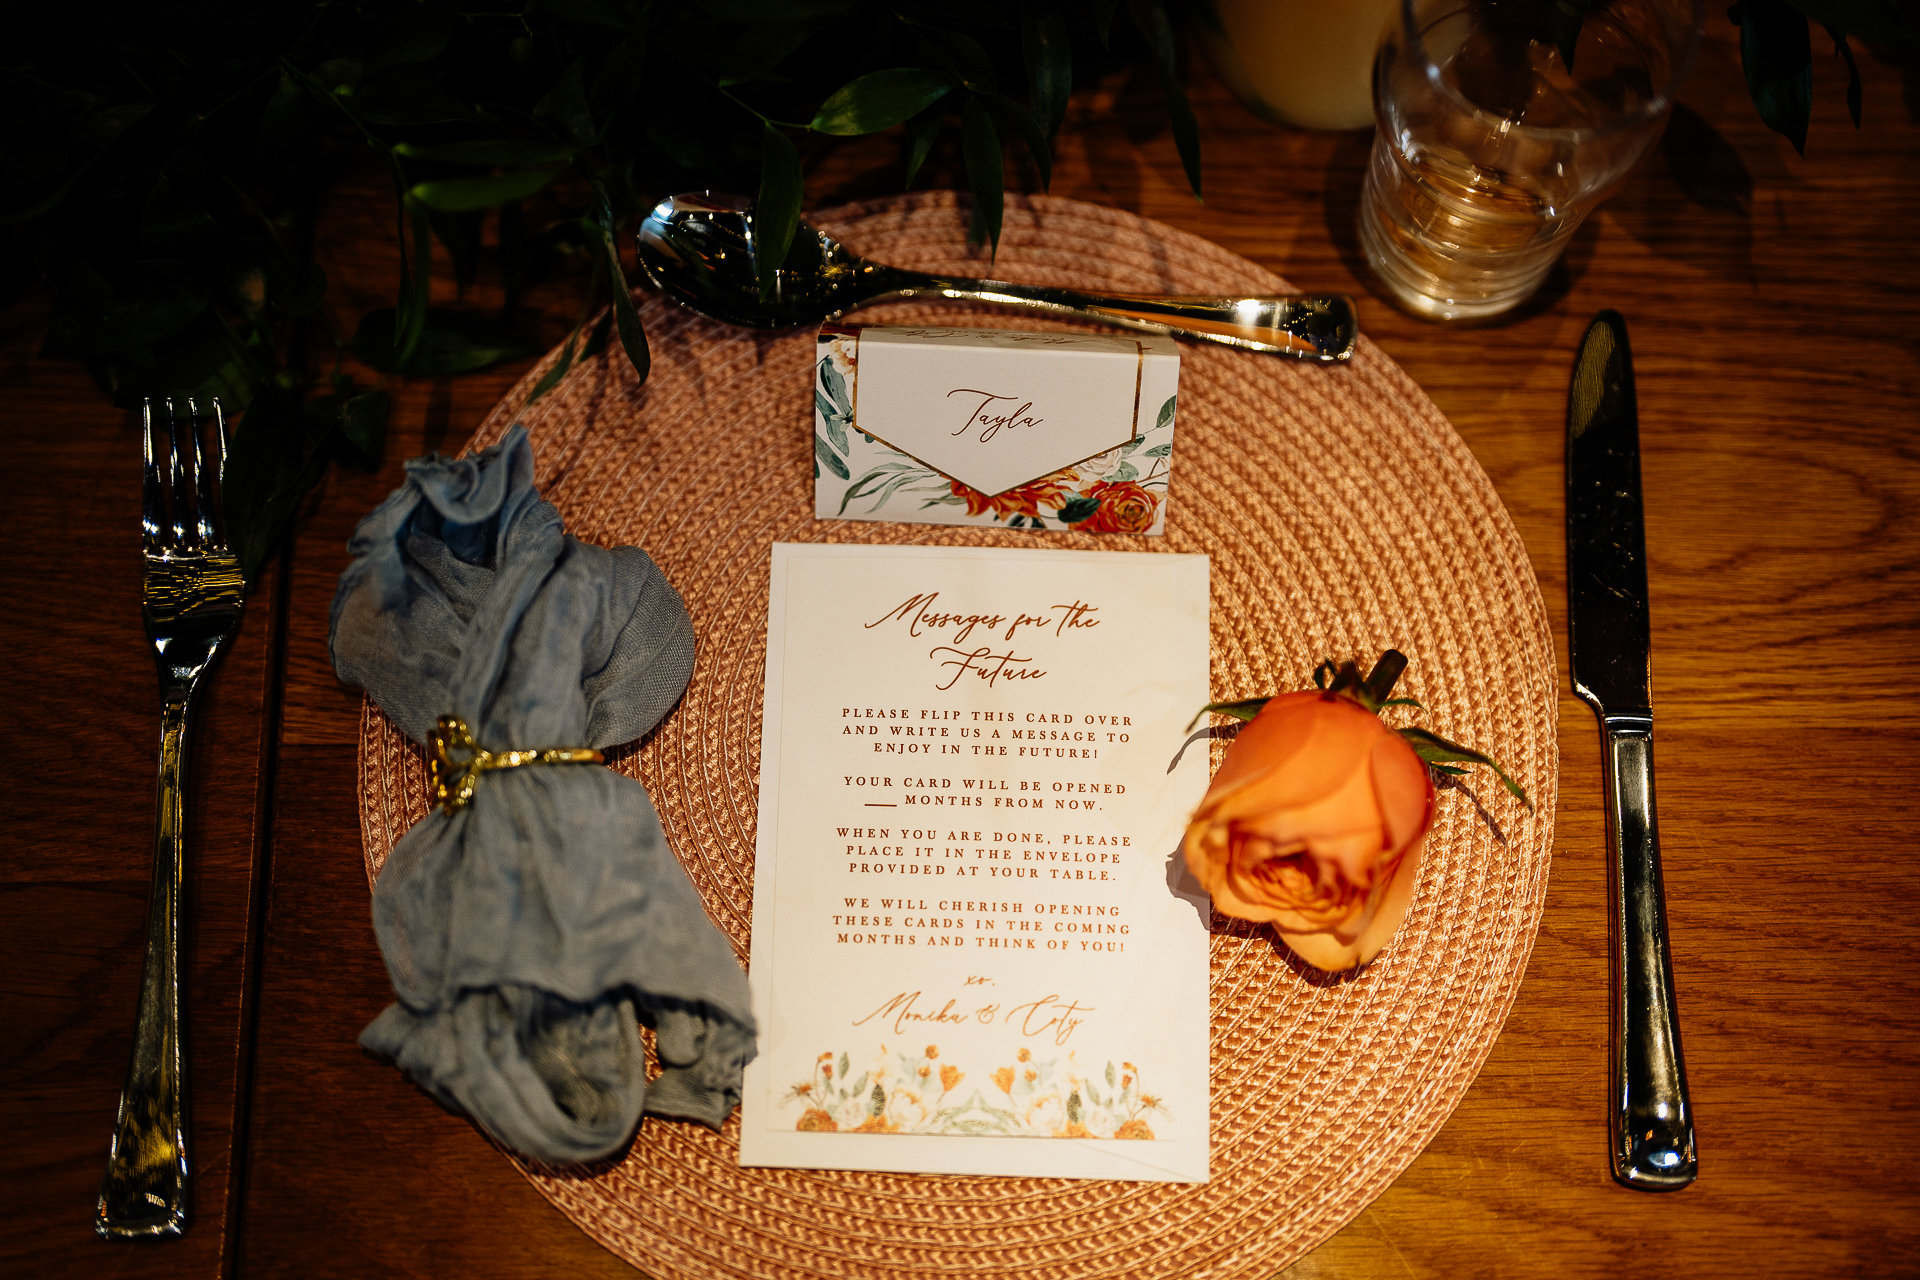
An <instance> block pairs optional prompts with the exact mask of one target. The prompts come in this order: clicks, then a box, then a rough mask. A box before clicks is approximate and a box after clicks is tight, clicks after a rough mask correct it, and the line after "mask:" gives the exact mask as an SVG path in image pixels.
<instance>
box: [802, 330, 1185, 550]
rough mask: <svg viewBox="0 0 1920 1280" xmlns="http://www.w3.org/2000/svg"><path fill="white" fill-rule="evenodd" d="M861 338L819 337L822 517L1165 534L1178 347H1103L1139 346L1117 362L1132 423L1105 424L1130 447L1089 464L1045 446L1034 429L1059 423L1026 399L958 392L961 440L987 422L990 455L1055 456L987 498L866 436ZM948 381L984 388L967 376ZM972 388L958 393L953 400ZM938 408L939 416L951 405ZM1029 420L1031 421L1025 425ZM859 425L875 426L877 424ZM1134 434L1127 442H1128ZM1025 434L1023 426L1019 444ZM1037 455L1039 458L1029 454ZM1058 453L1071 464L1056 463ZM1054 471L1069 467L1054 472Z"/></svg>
mask: <svg viewBox="0 0 1920 1280" xmlns="http://www.w3.org/2000/svg"><path fill="white" fill-rule="evenodd" d="M860 335H861V331H860V330H856V329H849V328H843V327H839V326H831V325H830V326H826V327H824V328H822V329H821V331H820V338H819V345H818V347H817V349H816V354H817V355H818V360H817V362H816V363H815V366H814V386H813V406H814V440H813V453H814V495H815V502H814V515H815V517H816V518H818V519H823V520H883V521H901V522H907V523H914V524H961V525H986V526H998V527H1001V528H1008V529H1034V530H1044V529H1070V530H1073V531H1075V532H1078V533H1131V534H1148V535H1157V534H1159V533H1161V532H1162V531H1163V530H1164V529H1165V526H1166V511H1167V495H1168V481H1169V478H1170V473H1171V468H1172V455H1173V432H1174V418H1175V409H1176V406H1177V401H1178V390H1179V357H1178V354H1177V352H1176V351H1175V349H1174V348H1173V344H1172V343H1171V342H1167V341H1165V340H1164V339H1158V340H1155V339H1148V340H1141V341H1138V342H1136V341H1135V340H1133V339H1124V340H1122V339H1101V340H1100V341H1102V342H1106V343H1115V344H1125V345H1129V346H1132V347H1135V348H1137V349H1138V351H1139V353H1140V354H1139V355H1138V356H1137V357H1129V358H1127V359H1125V360H1123V361H1121V362H1120V367H1119V368H1118V369H1117V370H1116V371H1115V372H1116V374H1117V375H1118V376H1121V377H1122V379H1123V381H1122V383H1121V384H1120V393H1121V394H1122V395H1123V397H1131V401H1130V402H1129V405H1128V408H1127V409H1126V420H1122V419H1121V418H1120V417H1119V416H1117V415H1114V414H1112V413H1109V414H1108V415H1107V420H1108V421H1109V422H1113V421H1118V422H1119V428H1118V429H1117V430H1113V429H1110V434H1109V436H1108V438H1114V437H1115V436H1116V435H1117V436H1120V437H1123V438H1121V439H1120V440H1119V442H1118V443H1116V444H1114V445H1113V446H1112V447H1110V448H1106V449H1101V450H1099V451H1097V452H1092V453H1091V454H1090V455H1087V454H1083V453H1082V448H1084V447H1085V445H1084V444H1083V445H1082V446H1081V447H1079V448H1076V447H1074V445H1073V444H1072V443H1071V441H1070V440H1068V441H1064V442H1062V441H1043V440H1041V437H1040V436H1039V434H1038V428H1039V427H1042V426H1044V427H1047V428H1048V429H1049V430H1051V429H1052V428H1053V426H1054V424H1053V423H1052V422H1051V421H1049V420H1048V419H1047V418H1046V417H1044V416H1041V415H1036V414H1034V413H1033V412H1031V408H1030V406H1031V401H1029V400H1027V399H1025V398H1023V397H1000V396H994V395H992V394H991V392H990V391H978V392H975V393H974V394H973V395H965V394H962V395H961V396H960V398H959V399H958V401H957V402H955V403H956V406H957V407H955V409H954V410H953V413H952V415H951V416H952V417H953V418H954V420H955V421H960V420H961V419H962V418H965V419H966V423H965V425H964V426H963V427H962V429H961V431H955V432H953V433H952V434H954V435H960V434H962V432H963V431H964V430H965V429H966V426H980V425H982V424H985V425H984V429H983V430H982V431H981V432H980V433H979V434H980V435H981V436H982V437H983V439H982V440H981V441H980V443H982V444H985V445H988V446H990V447H999V446H993V445H992V441H993V438H994V437H995V436H998V437H999V439H1000V440H1002V441H1007V440H1011V439H1014V438H1015V437H1017V436H1018V437H1020V438H1021V445H1022V447H1023V448H1026V449H1027V450H1029V452H1027V453H1026V454H1024V455H1023V456H1026V457H1048V455H1047V454H1046V453H1045V452H1044V450H1045V449H1047V448H1051V449H1053V450H1055V455H1054V456H1053V457H1051V458H1049V461H1048V462H1047V463H1046V464H1044V465H1043V467H1042V471H1043V474H1037V475H1036V474H1034V473H1033V472H1031V471H1029V472H1027V473H1026V474H1027V475H1028V476H1031V477H1032V478H1027V479H1023V480H1022V481H1021V482H1020V483H1015V484H1011V485H1008V486H1006V487H1003V488H993V487H992V486H991V485H989V486H987V487H984V488H983V487H980V486H978V485H974V484H968V483H967V479H970V478H973V477H971V476H967V477H964V478H963V477H959V476H955V475H951V474H948V472H947V471H945V470H942V469H941V467H940V466H937V465H935V461H938V460H929V459H928V458H926V457H923V456H916V453H915V452H910V451H908V449H904V448H899V447H896V445H898V444H900V443H901V442H900V441H899V440H893V441H889V440H888V439H886V438H883V435H884V434H885V433H884V431H883V435H875V434H873V433H872V432H869V431H867V430H864V429H863V423H862V421H861V419H860V414H859V411H858V409H857V402H858V397H857V387H858V381H857V380H858V378H859V376H860V374H859V368H860ZM1019 336H1022V337H1034V338H1041V337H1043V336H1046V335H1037V334H1036V335H1019ZM1076 341H1081V342H1085V341H1090V340H1087V339H1076ZM1156 343H1158V344H1159V345H1155V344H1156ZM1162 347H1164V348H1165V349H1164V350H1162ZM1020 354H1021V355H1022V356H1023V357H1026V358H1027V359H1028V362H1029V363H1030V364H1031V365H1032V367H1033V368H1035V369H1036V370H1038V369H1041V368H1042V367H1043V366H1042V365H1041V364H1039V363H1037V361H1039V360H1042V359H1044V357H1043V355H1042V354H1041V353H1039V352H1021V353H1020ZM950 380H952V381H956V382H966V383H972V382H978V381H984V379H981V378H977V377H968V376H966V375H965V374H964V373H963V374H959V375H956V376H955V377H953V378H952V379H950ZM994 385H995V386H999V385H1001V384H999V383H995V384H994ZM1042 385H1043V386H1044V385H1047V384H1045V383H1044V382H1043V384H1042ZM967 390H969V388H965V387H955V388H954V389H953V391H950V392H948V393H946V394H947V396H951V395H953V394H954V393H955V392H965V391H967ZM1066 398H1073V397H1066ZM935 403H940V404H942V407H944V398H943V400H942V401H939V402H935ZM1022 410H1027V411H1028V412H1027V413H1026V415H1025V416H1022ZM969 414H971V416H970V417H969V416H968V415H969ZM1030 423H1031V424H1032V425H1031V426H1029V424H1030ZM864 425H865V426H874V425H875V423H874V420H873V418H871V417H869V418H868V419H867V420H866V422H865V423H864ZM1129 425H1130V426H1131V434H1130V435H1129V434H1127V433H1126V428H1127V427H1128V426H1129ZM1022 428H1028V433H1027V434H1026V435H1024V436H1021V429H1022ZM876 429H878V428H876ZM942 434H945V432H944V431H943V432H942ZM1077 438H1078V439H1081V440H1085V439H1087V438H1088V437H1086V436H1084V435H1082V436H1079V437H1077ZM1096 438H1097V437H1096ZM1036 441H1040V443H1035V442H1036ZM1105 442H1106V441H1105V440H1101V441H1100V443H1105ZM1036 449H1038V450H1042V452H1033V450H1036ZM1062 451H1063V452H1064V454H1065V455H1066V456H1065V457H1064V458H1062V457H1060V456H1059V454H1060V453H1061V452H1062ZM1074 455H1079V456H1074ZM940 460H944V459H940ZM1056 461H1064V462H1065V463H1066V465H1062V466H1054V465H1052V464H1053V463H1054V462H1056ZM989 489H991V491H989Z"/></svg>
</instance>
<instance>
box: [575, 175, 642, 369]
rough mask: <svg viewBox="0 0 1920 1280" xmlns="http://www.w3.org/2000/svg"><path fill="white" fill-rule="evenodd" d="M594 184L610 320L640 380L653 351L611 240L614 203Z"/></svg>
mask: <svg viewBox="0 0 1920 1280" xmlns="http://www.w3.org/2000/svg"><path fill="white" fill-rule="evenodd" d="M589 181H590V182H591V183H592V186H593V197H594V199H593V209H592V213H591V217H592V220H593V224H594V226H595V227H597V228H598V230H599V232H600V247H601V250H602V252H603V253H605V255H606V263H607V270H608V273H609V275H608V279H609V280H610V282H611V283H612V286H613V324H614V328H615V330H617V331H618V332H619V334H620V346H621V347H622V348H623V349H624V350H625V351H626V353H627V359H628V360H630V361H632V362H633V371H634V372H635V373H636V374H638V375H639V377H640V381H642V382H645V381H646V380H647V372H648V370H650V369H651V368H652V367H653V354H652V352H650V351H649V350H648V349H647V335H646V332H645V330H643V329H641V327H640V313H639V312H638V311H636V310H634V306H633V293H632V291H631V290H629V289H628V288H627V273H626V269H625V268H624V267H622V266H621V265H620V249H619V246H617V245H616V244H614V242H613V206H612V205H611V203H610V202H609V201H608V199H607V189H606V188H605V187H604V186H602V185H601V184H600V181H599V180H598V179H589Z"/></svg>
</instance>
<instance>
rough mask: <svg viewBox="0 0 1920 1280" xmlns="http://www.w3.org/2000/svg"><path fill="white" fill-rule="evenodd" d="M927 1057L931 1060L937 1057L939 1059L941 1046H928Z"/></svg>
mask: <svg viewBox="0 0 1920 1280" xmlns="http://www.w3.org/2000/svg"><path fill="white" fill-rule="evenodd" d="M927 1056H928V1057H929V1058H937V1057H939V1056H940V1046H939V1045H937V1044H930V1045H928V1046H927Z"/></svg>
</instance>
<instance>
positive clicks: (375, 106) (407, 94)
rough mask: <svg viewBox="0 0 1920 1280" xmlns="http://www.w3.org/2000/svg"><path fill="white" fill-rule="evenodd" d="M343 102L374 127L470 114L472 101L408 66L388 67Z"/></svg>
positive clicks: (441, 120)
mask: <svg viewBox="0 0 1920 1280" xmlns="http://www.w3.org/2000/svg"><path fill="white" fill-rule="evenodd" d="M343 105H345V106H346V108H347V109H348V110H349V111H351V112H352V113H353V115H354V116H355V117H356V118H358V119H359V120H360V121H362V122H363V123H365V124H369V125H373V126H376V127H385V126H398V127H403V128H404V127H408V126H412V125H424V124H441V123H445V122H448V121H453V120H470V119H472V118H473V107H472V105H471V104H469V103H466V102H462V101H461V100H460V99H458V98H456V97H454V96H453V95H452V94H450V93H448V92H447V91H446V90H445V89H442V88H441V87H440V86H439V85H437V84H435V83H434V82H433V81H432V80H429V79H427V78H426V77H425V76H424V75H422V74H421V72H420V71H419V70H417V69H415V68H411V67H409V68H402V69H398V70H394V71H389V72H388V73H386V74H385V75H383V76H381V77H379V78H378V79H376V80H374V81H372V82H371V83H369V84H366V85H363V86H362V87H360V88H358V89H355V90H354V91H353V93H352V95H351V96H349V97H347V98H345V99H344V100H343Z"/></svg>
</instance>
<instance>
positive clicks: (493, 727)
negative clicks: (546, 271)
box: [330, 426, 755, 1162]
mask: <svg viewBox="0 0 1920 1280" xmlns="http://www.w3.org/2000/svg"><path fill="white" fill-rule="evenodd" d="M406 473H407V480H406V484H405V485H404V486H403V487H402V488H400V489H398V490H396V491H395V492H394V493H393V495H392V496H391V497H389V498H388V499H387V500H386V501H385V502H384V503H382V504H381V505H380V507H379V508H378V509H377V510H375V511H374V512H373V514H372V515H370V516H368V517H367V518H366V519H365V520H363V521H361V523H360V527H359V528H358V529H357V530H356V531H355V533H354V536H353V539H352V541H351V542H350V543H349V544H348V548H349V550H350V551H351V552H352V554H353V562H352V564H351V565H350V566H349V567H348V568H347V570H346V572H345V573H343V574H341V576H340V587H339V590H338V592H337V593H336V594H335V596H334V600H333V611H332V625H331V637H330V643H331V647H332V654H333V664H334V669H335V670H336V671H337V672H338V673H339V675H340V678H341V679H343V680H347V681H350V682H352V683H355V684H358V685H361V686H362V687H364V688H365V689H366V690H367V692H368V693H369V694H370V695H371V696H372V698H373V700H374V701H375V702H376V703H378V704H379V706H380V709H381V710H382V711H384V712H385V713H386V715H387V717H388V718H389V719H390V720H392V721H393V722H394V723H395V724H396V725H398V726H399V727H400V729H401V730H402V731H403V732H405V733H406V734H407V735H408V736H409V737H411V738H413V739H414V740H415V741H416V742H423V743H424V742H425V741H426V738H427V735H428V734H429V733H430V732H432V731H433V729H434V727H435V724H436V721H437V720H438V718H439V717H441V716H445V715H453V716H458V717H459V718H460V719H462V720H464V721H465V722H466V723H467V726H468V727H469V729H470V730H471V731H472V733H473V735H474V738H475V740H476V741H477V742H478V744H479V745H480V746H481V747H483V748H485V749H487V750H490V751H509V750H526V749H540V748H547V747H583V746H585V747H596V748H603V749H604V748H606V747H610V746H615V745H617V744H619V743H623V742H629V741H631V740H633V739H634V738H637V737H639V736H641V735H642V734H644V733H646V732H647V731H648V730H649V729H651V728H652V727H653V726H654V725H655V724H657V723H659V721H660V719H661V717H663V716H664V715H666V713H667V712H668V711H669V710H671V709H672V707H673V704H674V703H675V702H676V701H677V700H678V699H679V697H680V695H681V693H682V692H683V691H684V690H685V688H686V685H687V680H688V678H689V677H690V676H691V674H692V672H693V648H694V646H693V626H692V623H691V622H690V621H689V620H688V618H687V613H686V608H685V606H684V605H683V604H682V603H681V600H680V596H679V594H678V593H677V592H675V591H674V589H673V587H672V586H671V585H669V584H668V582H667V581H666V579H665V577H663V576H662V575H661V573H660V570H659V568H658V567H657V566H655V565H654V563H653V561H652V560H650V559H649V558H648V557H647V555H646V553H645V552H643V551H641V550H639V549H638V548H636V547H615V548H612V549H611V550H609V549H607V548H604V547H596V546H592V545H590V544H587V543H583V542H580V541H578V540H577V539H575V538H572V537H570V536H568V535H567V534H566V533H565V532H564V531H563V529H562V528H561V522H560V514H559V512H558V511H557V510H555V508H554V507H553V505H552V504H551V503H548V502H545V501H543V500H542V499H541V498H540V495H539V494H538V493H537V492H536V491H535V489H534V487H533V474H534V468H533V447H532V445H531V444H530V443H529V442H528V440H527V435H526V431H525V429H524V428H522V427H518V426H516V427H514V428H513V429H512V430H511V431H509V432H508V433H507V436H506V438H505V439H504V440H502V441H501V442H500V444H498V445H496V446H494V447H493V448H490V449H484V450H481V451H480V452H479V453H477V454H474V455H472V456H470V457H465V458H457V459H456V458H443V457H441V456H439V455H437V454H436V455H431V456H429V457H426V458H420V459H415V460H413V461H411V462H409V463H407V464H406ZM373 923H374V931H375V933H376V935H377V936H378V938H379V941H380V950H381V954H382V955H383V956H384V957H385V958H386V962H387V970H388V973H389V974H390V976H391V977H392V979H393V988H394V993H395V995H396V996H398V997H399V998H398V1000H397V1001H396V1002H395V1003H394V1004H393V1005H391V1006H389V1007H388V1008H387V1010H386V1011H385V1012H384V1013H382V1014H381V1015H380V1016H379V1017H378V1018H376V1019H375V1020H374V1021H373V1023H372V1024H371V1025H370V1026H368V1027H367V1029H366V1030H365V1031H364V1032H362V1033H361V1037H360V1042H361V1044H363V1045H365V1046H366V1047H367V1048H369V1049H371V1050H373V1051H375V1052H377V1053H381V1054H384V1055H386V1056H387V1057H390V1058H392V1059H393V1060H394V1061H395V1062H396V1063H397V1064H398V1065H399V1066H400V1067H401V1068H403V1069H404V1070H405V1071H406V1072H407V1073H408V1074H409V1075H410V1076H412V1078H413V1079H414V1080H415V1081H416V1082H417V1083H418V1084H419V1085H420V1086H421V1087H422V1088H424V1089H425V1090H427V1091H428V1092H429V1093H431V1094H432V1095H434V1096H435V1097H436V1098H438V1099H440V1100H441V1101H442V1102H444V1103H446V1104H447V1105H449V1106H453V1107H456V1108H458V1109H460V1110H463V1111H465V1112H466V1113H467V1114H468V1115H470V1116H472V1117H473V1119H474V1120H475V1121H477V1122H478V1123H479V1124H480V1125H481V1126H482V1127H483V1128H485V1129H486V1130H487V1131H488V1132H489V1133H491V1134H492V1135H493V1136H494V1137H496V1138H498V1139H499V1140H500V1141H501V1142H503V1143H505V1144H506V1145H508V1146H510V1147H513V1148H515V1149H516V1150H519V1151H522V1152H525V1153H526V1154H528V1155H530V1156H534V1157H536V1158H538V1159H541V1160H546V1161H551V1162H571V1161H583V1160H593V1159H598V1158H600V1157H603V1156H607V1155H610V1154H612V1153H614V1152H616V1151H618V1150H619V1149H620V1148H621V1147H622V1146H624V1145H625V1143H626V1142H627V1140H628V1139H629V1138H630V1137H631V1136H632V1134H633V1131H634V1128H635V1126H636V1125H637V1124H638V1123H639V1121H640V1116H641V1114H642V1113H643V1112H645V1113H646V1114H649V1115H658V1116H666V1117H672V1118H676V1119H688V1120H697V1121H699V1122H701V1123H703V1124H707V1125H711V1126H713V1127H715V1128H717V1127H719V1125H720V1124H721V1123H722V1122H723V1121H724V1120H725V1119H726V1117H727V1116H728V1114H729V1113H730V1112H731V1111H732V1110H733V1108H734V1106H735V1105H736V1104H737V1103H738V1102H739V1100H740V1077H741V1071H742V1070H743V1068H744V1067H745V1066H746V1064H747V1062H749V1061H750V1060H751V1059H752V1058H753V1056H754V1043H755V1042H754V1022H753V1014H752V1012H751V1008H750V1005H749V1002H748V995H747V981H746V975H745V974H744V973H743V972H742V971H741V969H740V966H739V964H738V962H737V961H736V960H735V958H734V955H733V950H732V948H731V947H730V946H729V945H728V943H727V941H726V939H725V938H723V937H722V936H721V934H720V932H719V931H718V930H717V929H716V928H714V926H713V924H712V922H711V921H710V920H709V919H708V918H707V915H706V911H705V909H704V907H703V906H702V904H701V902H700V896H699V894H698V892H697V891H696V890H695V889H694V887H693V885H692V883H691V882H690V881H689V880H688V879H687V875H686V872H685V871H684V870H683V869H682V868H681V866H680V864H679V862H678V861H677V860H676V859H675V858H674V856H673V852H672V851H671V850H670V849H669V848H668V847H667V843H666V838H665V836H664V834H663V833H662V831H661V829H660V820H659V817H658V815H657V814H656V813H655V812H654V808H653V804H652V802H651V801H650V800H649V799H648V797H647V793H646V790H645V789H644V788H643V787H641V786H640V784H639V783H637V782H635V781H633V780H632V779H630V778H627V777H623V776H622V775H620V774H616V773H614V772H612V771H611V770H608V769H605V768H603V767H601V766H599V765H589V764H559V765H531V766H527V767H523V768H517V769H508V770H499V771H494V772H489V773H487V774H485V775H483V776H482V777H481V779H480V781H479V785H478V787H477V788H476V790H475V793H474V797H473V800H472V801H471V802H470V803H469V804H468V805H466V806H465V807H463V808H461V809H459V810H457V811H455V812H454V813H453V814H451V815H449V814H444V813H442V812H440V811H439V810H438V809H436V810H434V811H433V812H432V813H430V814H428V815H427V817H426V818H424V819H422V820H421V821H420V822H419V823H417V824H415V825H414V826H413V827H412V828H411V829H410V830H409V831H408V832H407V833H406V834H405V835H404V836H402V837H401V838H400V840H399V841H398V842H397V843H396V844H395V845H394V848H393V852H392V854H391V855H390V856H389V857H388V859H387V862H386V864H385V866H384V867H383V868H382V869H381V872H380V876H379V879H378V881H377V882H376V883H375V885H374V891H373ZM643 1023H644V1024H646V1025H647V1026H649V1027H651V1028H652V1029H653V1031H654V1045H655V1052H656V1056H657V1057H658V1059H659V1061H660V1065H661V1067H662V1074H661V1075H660V1076H659V1077H658V1078H657V1079H655V1080H654V1081H652V1082H651V1083H649V1082H648V1080H647V1079H646V1072H645V1058H644V1053H643V1050H642V1046H641V1042H640V1034H639V1027H640V1025H641V1024H643Z"/></svg>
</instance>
